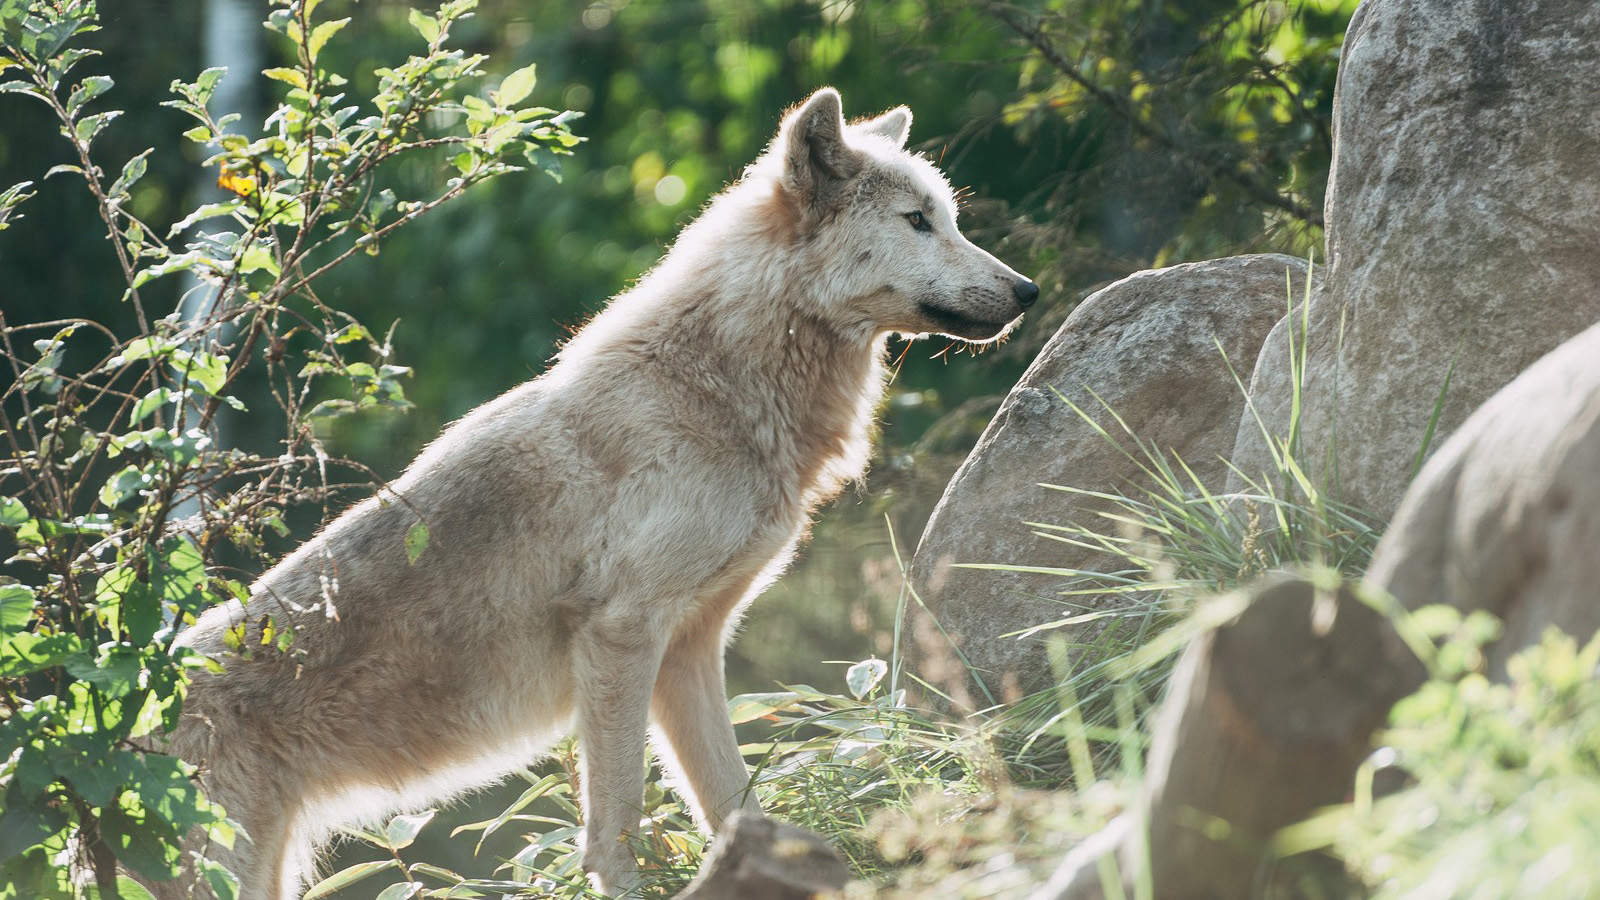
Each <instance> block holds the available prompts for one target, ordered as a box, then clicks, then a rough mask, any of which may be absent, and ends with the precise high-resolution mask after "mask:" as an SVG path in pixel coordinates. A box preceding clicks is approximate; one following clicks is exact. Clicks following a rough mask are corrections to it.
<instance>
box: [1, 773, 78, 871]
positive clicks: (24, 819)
mask: <svg viewBox="0 0 1600 900" xmlns="http://www.w3.org/2000/svg"><path fill="white" fill-rule="evenodd" d="M43 801H44V798H42V797H30V796H27V793H26V792H25V791H23V790H22V787H21V785H20V784H18V783H16V782H12V784H11V787H10V788H9V789H8V790H7V791H6V793H5V809H4V810H0V862H5V861H7V860H9V859H12V858H14V857H16V856H18V855H20V854H21V853H22V852H23V851H24V850H27V849H28V848H29V847H33V846H37V845H38V844H40V843H42V842H44V841H46V840H49V839H50V838H51V837H52V836H53V835H55V834H56V833H58V832H59V831H61V829H63V828H65V827H66V826H67V814H66V813H65V812H62V811H61V809H60V807H58V806H57V805H55V804H53V803H45V802H43Z"/></svg>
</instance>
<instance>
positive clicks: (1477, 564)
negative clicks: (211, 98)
mask: <svg viewBox="0 0 1600 900" xmlns="http://www.w3.org/2000/svg"><path fill="white" fill-rule="evenodd" d="M1367 581H1368V583H1369V584H1371V585H1373V586H1375V587H1379V588H1382V589H1384V590H1387V591H1388V592H1390V593H1391V594H1393V595H1394V596H1395V597H1397V598H1398V599H1399V600H1400V601H1401V602H1402V603H1403V604H1404V605H1405V606H1407V607H1410V608H1416V607H1418V606H1424V605H1427V604H1431V603H1445V604H1449V605H1451V606H1454V607H1457V608H1459V609H1462V610H1480V609H1481V610H1487V611H1488V612H1491V613H1493V614H1495V615H1496V616H1498V617H1500V619H1501V620H1502V621H1503V622H1504V623H1505V631H1504V633H1503V634H1502V636H1501V639H1500V640H1499V642H1497V643H1496V644H1495V645H1494V647H1493V648H1492V649H1491V651H1490V654H1489V663H1490V666H1491V670H1492V671H1493V672H1495V673H1498V674H1503V673H1504V666H1505V660H1506V658H1507V657H1509V656H1510V655H1511V654H1513V653H1515V652H1516V651H1518V650H1520V649H1522V648H1524V647H1526V646H1528V645H1530V644H1533V643H1537V642H1538V640H1539V637H1540V635H1541V634H1542V633H1543V632H1544V630H1545V629H1546V628H1547V627H1549V626H1552V625H1554V626H1557V627H1559V628H1560V629H1561V630H1562V631H1565V632H1566V633H1568V634H1571V635H1574V636H1576V637H1577V638H1578V639H1579V640H1587V639H1588V638H1589V637H1590V636H1591V635H1593V634H1594V633H1595V632H1596V631H1597V630H1600V325H1595V326H1593V327H1591V328H1589V329H1588V330H1587V331H1584V332H1582V333H1581V334H1579V335H1578V336H1577V337H1574V338H1572V339H1571V340H1569V341H1567V342H1566V343H1564V344H1562V345H1561V346H1560V347H1559V348H1557V349H1556V350H1555V351H1553V352H1551V353H1550V354H1549V355H1547V356H1545V357H1544V358H1543V359H1541V360H1539V362H1538V363H1536V364H1535V365H1533V366H1532V367H1531V368H1529V369H1528V370H1527V371H1526V372H1524V373H1522V374H1521V375H1520V376H1518V377H1517V379H1516V380H1515V381H1513V382H1511V384H1509V385H1507V386H1506V387H1505V389H1504V390H1502V391H1500V392H1499V393H1497V394H1495V395H1494V397H1493V398H1491V399H1490V400H1489V402H1488V403H1485V404H1484V405H1483V407H1482V408H1481V409H1479V410H1478V411H1477V412H1475V413H1473V414H1472V417H1471V418H1469V419H1468V420H1467V421H1466V423H1465V424H1463V425H1462V426H1461V428H1460V430H1458V431H1457V432H1456V433H1455V435H1454V436H1453V437H1452V438H1451V439H1450V440H1449V441H1448V442H1447V443H1446V444H1445V445H1444V446H1443V447H1441V448H1440V449H1439V453H1438V455H1436V456H1435V457H1434V458H1433V459H1432V460H1430V461H1429V462H1428V465H1427V466H1426V467H1424V468H1423V470H1422V473H1421V474H1420V475H1418V477H1417V482H1416V484H1414V485H1413V486H1412V488H1411V490H1410V491H1408V492H1407V493H1406V497H1405V500H1404V502H1402V503H1401V505H1400V510H1399V512H1398V513H1397V514H1396V516H1395V520H1394V523H1393V524H1392V525H1391V526H1390V527H1389V531H1388V532H1387V533H1386V534H1385V535H1384V538H1383V540H1382V542H1380V543H1379V545H1378V549H1377V551H1376V552H1375V553H1374V555H1373V559H1372V565H1371V567H1370V568H1369V569H1368V570H1367Z"/></svg>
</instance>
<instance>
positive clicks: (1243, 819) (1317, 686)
mask: <svg viewBox="0 0 1600 900" xmlns="http://www.w3.org/2000/svg"><path fill="white" fill-rule="evenodd" d="M1213 603H1214V604H1216V605H1215V606H1213V607H1212V610H1213V611H1216V610H1219V609H1221V610H1226V611H1227V612H1233V611H1234V610H1235V609H1238V610H1242V611H1240V612H1239V614H1238V615H1237V616H1236V617H1235V618H1233V619H1232V621H1229V622H1227V623H1225V624H1223V625H1222V626H1221V627H1219V628H1217V629H1216V630H1215V631H1212V632H1209V633H1207V634H1205V635H1203V636H1201V637H1200V638H1198V639H1197V640H1195V641H1194V642H1193V643H1192V644H1190V645H1189V646H1188V647H1187V648H1186V649H1185V650H1184V653H1183V656H1182V657H1181V658H1180V660H1179V662H1178V666H1177V669H1176V670H1175V671H1174V672H1173V675H1172V683H1171V686H1170V688H1169V689H1168V691H1167V697H1166V699H1164V700H1163V701H1162V704H1161V708H1160V710H1159V712H1158V715H1157V717H1156V720H1155V727H1154V729H1153V733H1152V735H1151V745H1150V757H1149V759H1148V760H1147V762H1146V767H1145V779H1144V783H1143V785H1142V786H1141V789H1140V796H1139V800H1138V802H1137V803H1136V804H1135V805H1134V808H1133V809H1131V810H1130V811H1129V812H1127V813H1125V814H1123V816H1122V817H1120V818H1119V819H1117V820H1115V821H1113V823H1112V824H1111V825H1110V826H1108V827H1107V828H1106V829H1105V830H1103V831H1102V832H1100V833H1099V834H1097V835H1095V836H1094V837H1091V838H1090V839H1088V840H1086V841H1084V842H1083V843H1082V844H1080V845H1079V846H1077V847H1076V848H1074V849H1073V851H1072V852H1071V853H1069V854H1068V855H1067V857H1066V858H1065V859H1063V860H1062V864H1061V867H1060V868H1059V869H1057V871H1056V873H1055V874H1054V875H1052V876H1051V878H1050V881H1049V882H1048V883H1047V884H1046V885H1045V886H1044V887H1042V888H1040V889H1039V890H1038V891H1036V892H1035V893H1034V894H1033V895H1032V897H1031V898H1030V900H1105V898H1107V897H1109V896H1117V895H1118V894H1117V892H1116V891H1115V890H1111V891H1107V890H1106V888H1107V883H1106V881H1105V880H1104V879H1105V875H1106V873H1110V872H1115V873H1119V874H1120V875H1121V885H1120V886H1121V887H1122V889H1123V891H1122V894H1121V896H1133V895H1134V894H1135V892H1136V884H1137V882H1138V880H1139V875H1140V874H1141V873H1144V872H1146V871H1148V875H1149V878H1150V883H1151V885H1152V886H1153V888H1154V896H1155V898H1157V900H1212V898H1222V897H1263V896H1265V897H1274V896H1276V897H1281V896H1296V895H1298V894H1299V892H1298V891H1296V890H1294V889H1293V888H1291V887H1290V885H1303V883H1304V882H1303V879H1307V878H1315V879H1316V880H1317V881H1318V882H1319V883H1321V884H1323V885H1325V886H1328V887H1332V886H1334V885H1338V884H1340V883H1341V882H1342V876H1341V872H1340V871H1339V869H1338V866H1337V864H1332V865H1329V862H1330V861H1329V860H1327V859H1326V858H1324V857H1320V856H1319V855H1316V854H1306V855H1302V856H1291V857H1286V858H1275V857H1274V855H1273V852H1272V851H1271V850H1270V849H1269V847H1270V842H1271V838H1272V837H1273V835H1274V834H1275V833H1276V832H1277V831H1278V830H1279V829H1281V828H1283V827H1285V826H1288V825H1293V824H1295V823H1297V822H1301V821H1304V820H1305V819H1306V818H1308V817H1309V816H1310V815H1311V814H1312V813H1314V812H1315V811H1316V810H1317V809H1319V808H1321V807H1324V806H1328V805H1331V804H1335V803H1339V802H1342V801H1343V800H1344V799H1345V797H1346V796H1348V794H1349V792H1350V790H1351V785H1352V783H1353V781H1354V778H1355V773H1356V768H1357V767H1358V766H1359V765H1360V763H1361V761H1362V759H1363V758H1365V757H1366V756H1367V755H1368V753H1369V752H1370V751H1371V746H1372V745H1371V740H1372V734H1373V731H1374V730H1375V729H1376V728H1377V727H1378V726H1379V725H1381V724H1382V723H1383V722H1384V720H1385V719H1386V718H1387V716H1388V713H1389V708H1390V707H1391V706H1393V705H1394V703H1395V701H1396V700H1398V699H1400V698H1401V697H1403V696H1405V695H1406V694H1408V693H1410V692H1411V691H1413V690H1415V688H1416V687H1417V685H1418V684H1420V683H1421V681H1422V676H1423V672H1422V666H1421V665H1420V664H1419V663H1418V662H1417V660H1416V658H1415V657H1414V656H1412V655H1411V652H1410V651H1409V650H1408V649H1407V648H1406V646H1405V645H1404V643H1403V642H1402V641H1401V640H1400V639H1399V637H1398V636H1397V635H1396V634H1395V632H1394V629H1393V627H1392V626H1391V625H1390V624H1389V623H1388V621H1386V620H1385V619H1384V617H1383V616H1382V615H1381V614H1379V613H1377V612H1375V611H1374V610H1373V609H1372V608H1371V607H1369V606H1367V605H1365V604H1364V603H1362V602H1361V601H1360V600H1358V599H1356V597H1355V596H1354V594H1353V593H1351V592H1350V591H1349V590H1348V588H1346V589H1342V590H1340V591H1338V592H1332V591H1328V592H1319V591H1318V590H1317V589H1316V588H1315V587H1313V585H1312V584H1311V583H1310V582H1307V581H1304V580H1301V579H1298V578H1290V577H1284V576H1279V577H1277V578H1274V579H1269V580H1265V581H1262V582H1258V583H1257V584H1255V585H1253V586H1252V587H1251V588H1249V589H1248V590H1247V591H1243V592H1240V593H1238V594H1233V595H1229V596H1228V597H1225V598H1223V599H1221V600H1217V601H1213ZM1207 823H1212V824H1211V826H1210V827H1207ZM1215 823H1226V828H1218V827H1216V825H1215ZM1146 851H1148V853H1147V852H1146ZM1146 859H1148V860H1149V863H1148V870H1147V869H1146V863H1145V860H1146ZM1108 863H1109V864H1110V865H1107V864H1108ZM1343 893H1344V892H1342V891H1330V892H1329V893H1327V894H1312V895H1311V896H1342V895H1343Z"/></svg>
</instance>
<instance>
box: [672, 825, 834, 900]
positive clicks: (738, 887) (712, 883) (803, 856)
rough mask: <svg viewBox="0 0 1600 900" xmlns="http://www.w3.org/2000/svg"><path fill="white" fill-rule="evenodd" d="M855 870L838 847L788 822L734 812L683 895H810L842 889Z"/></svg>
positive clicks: (744, 899) (719, 898) (705, 898)
mask: <svg viewBox="0 0 1600 900" xmlns="http://www.w3.org/2000/svg"><path fill="white" fill-rule="evenodd" d="M849 880H850V870H849V868H848V867H846V866H845V864H844V860H843V859H841V858H840V856H839V851H837V850H835V849H833V847H832V846H830V845H829V844H828V842H827V841H825V840H823V839H822V838H820V837H818V836H817V835H815V834H812V833H811V832H809V831H807V830H805V829H804V828H797V827H795V826H793V825H790V824H788V823H786V822H779V821H778V820H776V819H768V818H764V817H762V816H753V815H750V814H748V813H743V812H739V813H734V814H733V816H732V817H731V818H729V819H728V821H727V822H726V823H725V824H724V826H723V829H722V831H721V833H719V834H718V835H717V842H716V844H715V845H713V846H712V848H711V852H710V854H708V855H707V856H706V859H705V862H704V863H703V864H702V865H701V867H700V874H699V875H696V876H695V879H694V881H693V882H691V883H690V884H689V886H688V887H687V888H685V889H684V890H683V893H681V894H679V895H678V900H810V898H812V897H815V896H817V895H819V894H825V893H828V892H830V891H837V890H840V889H841V888H843V887H844V886H845V883H846V882H847V881H849Z"/></svg>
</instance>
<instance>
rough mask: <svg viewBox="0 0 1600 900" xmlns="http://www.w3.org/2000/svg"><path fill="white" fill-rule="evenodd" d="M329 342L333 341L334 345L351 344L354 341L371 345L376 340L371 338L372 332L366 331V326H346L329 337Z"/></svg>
mask: <svg viewBox="0 0 1600 900" xmlns="http://www.w3.org/2000/svg"><path fill="white" fill-rule="evenodd" d="M329 340H331V341H333V342H334V343H335V344H353V343H355V342H356V341H367V342H368V343H371V342H373V341H375V340H376V339H375V338H374V337H373V336H372V332H370V331H368V330H367V329H366V326H363V325H346V326H344V327H343V328H341V329H339V330H338V331H335V332H334V333H333V334H332V335H330V336H329Z"/></svg>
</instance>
